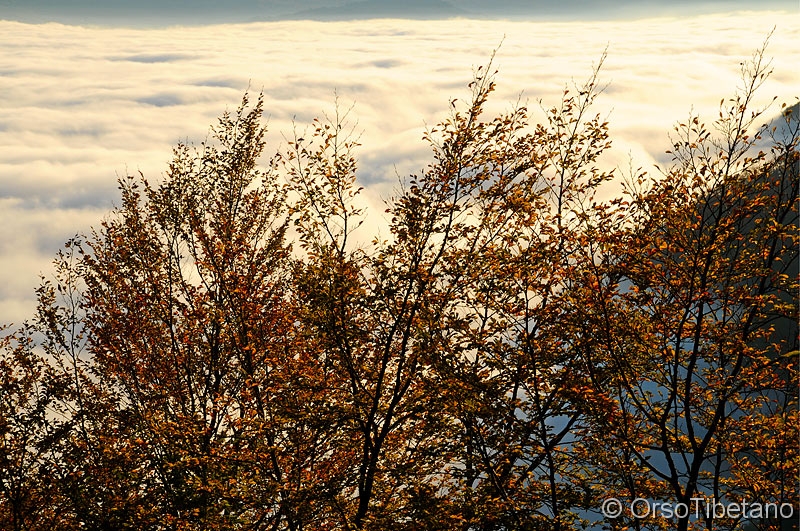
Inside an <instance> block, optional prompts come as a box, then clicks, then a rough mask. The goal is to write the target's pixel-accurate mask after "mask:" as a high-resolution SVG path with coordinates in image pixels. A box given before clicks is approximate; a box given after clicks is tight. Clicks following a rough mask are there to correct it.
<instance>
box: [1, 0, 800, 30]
mask: <svg viewBox="0 0 800 531" xmlns="http://www.w3.org/2000/svg"><path fill="white" fill-rule="evenodd" d="M736 9H739V10H741V9H759V10H764V9H781V10H788V11H793V10H796V9H797V1H796V0H762V1H761V2H759V3H757V4H755V3H753V1H752V0H701V1H699V2H698V1H696V0H493V1H492V2H486V1H485V0H427V1H426V0H404V1H402V2H400V1H397V0H303V1H292V0H226V1H224V2H222V1H220V0H137V1H135V2H133V1H131V0H0V20H2V19H5V20H19V21H22V22H35V23H38V22H50V21H55V22H62V23H67V24H111V25H122V26H165V25H171V24H209V23H220V22H251V21H262V20H263V21H266V20H299V19H314V20H352V19H370V18H386V17H390V18H407V19H445V18H454V17H470V18H485V19H502V18H513V19H557V20H574V19H604V18H634V17H642V16H651V15H682V14H694V13H705V12H720V11H730V10H736Z"/></svg>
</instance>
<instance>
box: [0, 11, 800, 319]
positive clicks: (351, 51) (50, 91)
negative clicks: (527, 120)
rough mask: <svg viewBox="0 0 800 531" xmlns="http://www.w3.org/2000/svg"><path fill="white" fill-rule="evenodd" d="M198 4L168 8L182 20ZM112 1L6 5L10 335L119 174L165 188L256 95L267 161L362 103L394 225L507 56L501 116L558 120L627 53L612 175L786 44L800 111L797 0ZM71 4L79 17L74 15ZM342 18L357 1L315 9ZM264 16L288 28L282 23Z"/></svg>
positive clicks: (371, 155)
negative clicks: (486, 73) (628, 4)
mask: <svg viewBox="0 0 800 531" xmlns="http://www.w3.org/2000/svg"><path fill="white" fill-rule="evenodd" d="M181 1H183V0H172V1H170V0H164V1H163V2H162V4H163V5H165V6H167V7H170V8H175V9H177V8H178V7H180V2H181ZM248 2H250V3H249V4H248ZM369 2H371V4H369V5H367V4H364V5H361V8H363V9H364V13H366V14H369V13H370V12H371V11H370V9H378V12H379V13H382V12H380V6H379V5H378V6H377V7H375V6H376V5H377V4H380V2H379V1H378V0H369ZM442 3H444V2H442ZM97 4H99V2H98V1H95V2H94V4H93V2H92V0H76V1H75V2H72V3H69V2H61V3H56V2H53V1H49V2H46V1H45V0H28V2H26V3H25V2H19V1H16V0H0V50H2V52H0V95H2V98H0V275H2V280H3V281H2V282H0V323H16V324H20V323H21V322H22V320H24V319H26V318H30V317H32V315H33V311H34V309H35V303H36V301H35V295H34V289H35V287H36V286H37V285H38V283H39V278H40V275H44V276H45V277H49V276H50V275H51V274H52V266H51V262H52V259H53V257H54V256H55V254H56V252H57V251H58V249H59V248H61V247H62V246H63V242H64V241H65V240H66V239H67V238H69V237H70V236H72V235H75V234H76V233H87V232H89V231H90V230H91V227H97V226H99V224H100V222H101V221H102V219H103V218H104V217H106V216H108V213H109V212H110V210H111V208H112V207H113V206H114V205H115V204H118V203H119V196H118V190H117V188H116V181H117V178H118V177H120V176H122V175H125V174H126V173H134V172H135V173H138V172H140V171H141V172H142V173H143V174H144V175H145V176H147V177H148V178H150V179H152V180H154V181H157V180H158V179H159V178H161V176H162V175H163V172H164V171H165V169H166V167H167V164H168V162H169V160H170V158H171V151H172V147H173V146H174V145H175V144H176V143H178V142H180V141H188V142H190V143H195V144H199V143H200V142H202V141H204V140H205V139H206V138H207V136H208V131H209V126H210V125H212V124H213V123H214V122H215V121H216V118H217V117H218V116H219V115H220V114H221V113H222V112H224V111H225V110H234V109H235V108H236V106H237V105H238V103H239V102H240V101H241V98H242V95H243V94H244V92H245V91H246V90H248V89H249V90H250V92H251V93H257V92H259V91H263V92H264V98H265V110H266V113H265V114H266V117H265V118H266V120H267V123H268V134H267V148H266V152H267V153H274V152H275V151H277V150H278V149H280V147H281V144H285V140H284V138H285V137H288V136H291V134H292V130H293V127H296V128H298V129H299V130H300V131H302V128H303V127H305V126H306V125H307V124H309V123H310V122H311V121H312V120H313V119H314V118H315V117H322V116H323V115H324V114H326V113H327V114H331V113H332V112H333V111H334V101H335V99H336V98H338V100H339V102H340V104H341V105H342V106H343V107H345V108H347V107H350V106H351V105H353V109H352V111H351V114H350V116H351V117H352V118H353V121H354V126H355V127H356V129H357V130H358V131H359V132H361V144H362V145H361V147H360V148H359V150H358V152H357V154H358V156H359V161H360V162H359V179H360V181H361V185H363V186H364V187H365V192H364V194H365V195H364V200H365V201H366V202H367V203H368V204H369V205H370V207H371V209H372V216H373V217H372V218H371V219H373V220H374V222H373V223H372V225H373V226H374V227H379V226H382V225H383V224H384V223H385V220H382V219H381V213H382V212H383V210H384V207H383V203H382V201H383V199H385V198H386V197H388V196H389V195H391V193H392V190H393V189H394V188H395V187H396V185H397V182H398V179H399V178H401V177H403V176H407V175H409V174H410V173H414V172H419V171H420V170H422V169H423V168H424V167H425V166H426V165H427V164H428V162H430V149H429V148H428V146H426V144H425V143H424V141H423V140H422V136H423V134H424V132H425V130H426V127H430V126H433V125H434V124H436V123H437V122H438V121H440V120H442V119H443V118H444V117H445V116H446V115H447V111H448V102H449V101H450V100H451V99H452V98H467V97H468V96H469V90H468V89H467V84H468V83H469V81H470V79H471V77H472V71H473V69H474V68H476V67H477V66H479V65H484V64H486V63H487V61H488V60H489V58H490V57H491V54H492V52H493V50H495V49H498V46H499V49H498V50H497V54H496V58H495V62H494V66H495V67H496V68H497V69H498V74H497V78H496V81H497V87H498V88H497V91H496V92H495V94H494V95H493V97H492V100H491V101H490V105H489V110H490V111H491V112H502V111H504V110H508V109H509V108H510V107H511V106H512V105H514V104H515V103H516V102H517V101H522V102H527V104H528V106H529V107H530V108H532V109H538V108H539V106H540V105H542V106H544V107H549V106H553V105H556V104H558V102H559V98H560V95H561V93H562V91H563V89H564V87H565V85H568V84H571V83H573V82H577V83H580V82H582V81H584V80H585V79H587V78H588V77H589V75H590V74H591V72H592V69H593V65H596V64H597V63H598V61H599V59H600V58H601V56H602V54H603V51H604V50H607V58H606V60H605V63H604V65H603V68H602V70H601V72H600V75H599V79H600V82H601V83H603V84H607V87H606V89H605V90H604V92H603V94H602V95H601V96H600V97H599V98H598V100H597V104H596V111H597V112H598V113H601V115H603V116H607V119H608V121H609V123H610V129H611V137H612V140H613V142H614V144H613V147H612V151H611V152H610V153H609V154H608V156H607V157H606V158H605V159H604V161H603V163H604V164H606V165H607V166H608V167H619V168H627V167H628V166H629V161H630V160H631V159H632V160H633V161H634V165H635V166H642V167H644V168H645V169H648V170H651V171H654V170H652V165H653V164H655V163H659V164H662V165H663V164H664V163H667V162H668V161H669V158H668V156H667V155H665V154H664V151H665V150H666V149H668V147H669V140H668V133H669V131H670V129H671V128H672V126H673V125H674V124H675V123H676V122H677V121H678V120H682V119H685V118H686V117H687V116H688V115H689V113H690V112H695V113H697V114H699V115H700V116H701V117H705V118H706V119H707V120H708V121H712V120H713V119H714V117H715V116H716V115H717V111H718V105H719V102H720V99H722V98H727V97H730V96H732V94H733V92H734V91H735V89H736V86H737V82H738V79H739V63H740V62H741V61H744V60H747V59H748V58H749V57H750V56H751V55H752V53H753V51H754V50H756V49H758V48H760V47H761V45H762V44H763V42H764V39H765V37H766V36H767V35H768V34H769V33H770V31H772V30H773V28H774V33H773V34H772V37H771V38H770V41H769V47H768V49H767V56H769V57H771V58H772V67H773V70H774V72H773V74H772V75H771V77H770V78H769V80H768V82H767V83H766V84H765V85H764V86H763V87H762V88H761V90H760V92H759V94H758V97H757V101H758V102H759V103H764V104H766V103H768V102H770V101H771V100H772V98H773V96H777V97H778V100H777V102H778V103H780V102H786V103H788V104H793V103H795V102H796V101H797V97H798V96H800V74H798V70H797V67H796V65H797V64H798V60H799V59H800V10H799V9H798V7H797V5H796V2H791V3H788V4H787V3H786V2H776V3H773V4H765V5H766V7H759V10H757V11H732V10H730V9H728V10H725V11H721V9H722V8H721V7H720V5H721V3H713V2H711V3H706V4H703V5H702V6H701V8H700V9H694V10H693V11H692V12H688V11H687V12H684V11H683V10H681V9H673V10H672V11H667V10H665V9H658V8H657V7H658V6H657V5H656V4H657V3H656V2H651V4H653V5H654V6H656V7H654V8H653V11H652V16H648V13H638V12H637V13H619V12H611V13H609V12H604V11H603V9H602V7H603V5H604V4H603V3H602V2H595V3H591V2H586V1H585V0H584V1H582V0H565V2H564V5H567V6H576V5H579V4H585V5H586V6H587V8H586V9H584V10H583V11H581V12H580V15H576V16H568V15H569V14H568V13H567V14H565V13H560V14H556V15H553V16H550V17H548V16H538V17H534V16H529V15H526V14H525V13H524V9H521V8H520V6H522V5H523V3H522V2H519V1H516V2H515V1H514V0H500V1H498V3H497V5H498V6H500V7H502V8H503V9H499V10H498V12H497V15H496V16H494V17H492V13H491V12H488V11H487V10H486V7H485V5H486V3H481V2H478V1H477V0H461V1H455V0H453V1H452V2H450V3H448V4H447V5H448V6H449V7H454V8H458V9H460V10H463V11H464V12H468V13H467V15H458V16H459V18H450V19H431V20H424V19H425V18H426V17H427V15H425V13H422V15H419V16H416V15H415V16H416V19H414V20H410V19H369V20H350V21H319V20H317V21H314V20H296V18H297V17H296V16H294V15H292V13H296V11H292V9H294V8H293V7H292V6H293V5H294V4H292V3H290V2H286V1H281V0H275V1H272V2H269V1H266V0H237V1H236V2H233V3H232V5H235V6H238V7H237V9H239V11H238V12H237V13H240V14H238V15H236V17H238V18H236V17H232V19H231V20H225V19H224V17H221V16H217V15H216V11H214V9H213V8H212V7H205V8H204V7H203V6H213V5H215V4H218V3H215V2H206V1H205V0H202V1H197V2H195V4H196V5H197V6H199V7H198V10H199V11H198V12H195V16H194V17H187V18H186V20H181V19H180V17H177V18H174V19H173V18H170V17H169V16H166V15H165V16H164V17H161V18H159V17H157V16H156V17H155V18H156V19H158V21H156V22H153V21H152V18H153V16H154V15H157V14H158V12H157V11H150V12H149V14H150V15H151V19H145V18H141V17H140V18H135V17H134V18H130V17H131V15H129V14H126V13H122V12H121V11H120V12H115V11H113V10H111V11H109V12H106V13H105V14H103V18H102V20H101V19H100V18H98V17H93V16H92V13H95V11H92V6H93V5H95V6H96V5H97ZM256 4H258V6H257V7H259V9H262V10H261V11H258V12H256V10H255V8H254V6H255V5H256ZM644 4H645V5H646V4H647V2H644ZM65 5H69V6H72V7H74V8H75V9H74V11H73V12H72V17H70V16H69V14H66V15H65V14H64V13H65V12H64V9H62V8H63V6H65ZM105 5H106V6H108V5H111V6H113V5H115V2H114V1H107V2H106V3H105ZM120 5H121V4H120ZM336 5H340V6H343V2H325V1H322V0H319V1H317V2H308V3H307V4H305V5H304V6H303V9H305V10H314V9H323V10H324V9H330V8H331V7H335V6H336ZM675 5H678V6H680V5H681V3H680V2H678V3H677V4H675ZM729 5H734V6H737V7H739V6H741V7H742V8H747V7H748V5H749V4H747V3H744V2H742V3H739V2H733V3H731V4H729ZM752 5H755V4H754V3H753V4H752ZM21 6H23V7H25V13H23V12H22V11H23V10H22V8H21ZM59 6H60V7H59ZM176 6H177V7H176ZM358 7H359V6H358V5H357V6H355V8H354V7H353V6H352V5H350V6H349V7H348V6H343V7H341V9H342V10H343V12H345V11H347V9H350V10H351V12H352V11H353V10H354V9H356V8H358ZM590 7H591V9H590ZM153 9H155V8H153ZM203 9H206V11H204V10H203ZM281 9H283V10H284V11H280V10H281ZM481 9H483V11H481ZM264 10H266V11H267V12H268V14H269V13H272V14H275V13H278V14H277V15H274V16H273V15H270V16H272V19H270V20H267V21H263V20H264V19H266V18H269V17H266V16H265V15H264ZM356 11H357V9H356ZM330 12H331V11H317V12H316V13H317V14H319V13H328V14H329V13H330ZM417 14H419V13H417ZM256 15H258V16H256ZM436 16H438V15H436ZM259 17H260V18H261V19H262V21H260V22H247V21H248V20H254V19H257V18H259ZM326 17H327V18H330V17H328V15H325V16H318V17H316V18H326ZM428 18H433V17H428ZM273 19H274V20H273ZM279 19H280V20H279ZM53 21H56V22H53ZM220 21H222V22H225V23H224V24H218V23H215V22H220ZM774 105H775V106H774V107H773V109H774V111H775V113H777V112H778V109H779V107H778V106H777V103H776V104H774ZM293 124H294V125H293Z"/></svg>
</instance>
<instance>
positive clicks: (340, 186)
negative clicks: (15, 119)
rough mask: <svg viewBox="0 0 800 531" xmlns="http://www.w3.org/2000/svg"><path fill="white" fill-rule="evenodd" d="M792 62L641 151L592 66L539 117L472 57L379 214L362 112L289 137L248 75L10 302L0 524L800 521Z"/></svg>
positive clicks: (745, 74)
mask: <svg viewBox="0 0 800 531" xmlns="http://www.w3.org/2000/svg"><path fill="white" fill-rule="evenodd" d="M768 74H769V66H768V64H767V63H766V61H765V60H764V52H763V50H761V51H760V52H758V53H756V54H755V55H754V57H753V58H752V60H751V61H749V62H746V63H743V67H742V80H743V85H742V87H741V88H740V89H739V90H738V91H737V92H736V93H735V94H734V95H733V96H732V97H730V98H728V99H723V100H722V101H721V104H720V113H719V117H718V118H717V119H716V120H715V121H714V122H713V123H712V124H709V125H706V124H705V123H704V122H702V121H701V119H700V117H695V116H690V118H689V119H688V120H686V121H684V122H681V123H679V124H678V125H677V126H676V129H675V132H674V134H673V136H672V142H673V145H672V146H671V148H670V153H671V154H672V163H671V165H669V166H668V167H665V168H655V169H654V170H653V171H650V172H645V171H642V170H636V171H633V172H631V173H629V174H627V175H623V174H621V173H620V172H619V170H616V169H603V168H602V166H601V164H600V161H599V158H600V156H601V155H602V154H603V152H604V151H605V150H607V149H608V147H609V146H610V142H611V140H610V137H609V132H608V124H607V123H606V122H605V121H604V120H603V119H602V118H601V117H600V116H599V115H598V114H595V113H594V112H593V111H592V104H593V102H594V100H595V98H596V97H597V96H598V94H599V92H600V90H599V89H598V84H597V71H595V72H594V73H593V75H592V76H591V77H590V78H589V80H588V81H587V82H586V83H585V84H583V85H580V86H576V87H574V88H570V89H567V90H565V91H564V94H563V99H562V101H560V102H559V103H558V104H557V105H556V106H554V107H553V108H551V109H547V110H546V114H545V118H544V120H543V121H541V123H534V121H533V120H532V118H531V116H530V114H529V111H528V109H527V108H525V107H524V106H517V107H514V108H513V109H512V110H510V111H509V112H506V113H503V114H499V115H497V116H491V117H487V116H486V113H485V104H486V102H487V100H488V98H489V97H490V96H491V93H492V92H493V90H494V87H495V84H494V75H493V74H492V72H491V71H490V70H484V69H482V68H481V69H478V70H477V71H476V73H475V76H474V79H473V81H472V83H471V84H470V85H469V90H470V91H471V98H469V99H468V103H467V104H466V105H459V104H458V103H457V102H455V101H454V102H452V103H451V110H452V112H451V114H450V116H449V118H447V119H446V120H445V121H444V122H443V123H441V124H439V125H438V126H437V127H435V128H433V129H432V130H431V131H430V132H429V133H428V134H427V135H426V138H425V140H426V141H427V142H428V143H429V144H430V146H431V150H432V158H431V162H430V164H429V166H427V168H426V169H425V170H424V171H422V172H420V173H419V174H417V175H412V176H410V177H408V178H407V179H405V180H403V181H402V182H401V183H400V188H399V189H398V191H397V193H396V195H395V196H394V197H391V198H389V199H387V201H386V213H387V214H388V217H389V218H390V233H389V234H388V235H387V237H386V238H385V239H375V240H374V241H372V242H371V243H370V244H364V243H363V242H360V243H359V242H355V241H354V237H353V232H354V230H356V229H357V228H358V227H359V226H360V225H361V224H362V223H365V224H367V226H368V225H369V223H370V221H369V220H370V216H371V215H373V213H371V212H368V211H366V210H365V209H363V208H361V207H360V206H359V202H358V194H359V193H360V191H361V188H360V187H359V183H358V180H357V159H356V156H355V151H356V149H357V147H358V142H357V139H355V138H354V137H352V136H350V135H348V133H347V131H348V129H347V127H345V124H344V123H343V120H342V119H340V118H339V117H338V116H337V117H334V119H332V120H329V121H322V120H320V121H315V122H314V123H313V127H312V131H311V134H310V135H306V137H307V138H293V139H292V140H291V141H289V142H288V144H287V145H286V146H285V147H284V148H282V149H281V150H279V151H278V152H277V153H276V154H274V155H273V156H271V157H264V156H263V153H264V150H265V147H266V146H265V140H264V132H265V130H264V126H263V125H262V121H261V120H262V111H263V108H262V107H263V103H262V99H261V98H257V99H255V101H252V100H251V98H250V97H249V96H248V95H245V97H244V99H243V101H242V104H241V106H239V107H238V109H237V110H236V111H235V112H230V113H225V114H224V115H223V116H222V117H221V118H220V119H219V122H218V124H217V125H216V126H215V127H214V128H213V129H212V132H213V134H212V138H211V139H210V140H209V141H208V142H206V143H203V144H201V145H200V146H197V147H193V146H191V145H186V144H181V145H178V146H177V147H176V148H175V150H174V154H173V159H172V162H171V163H170V164H169V169H168V171H167V173H166V175H165V176H164V178H163V179H161V180H158V181H153V180H150V179H148V178H146V177H145V176H142V175H138V176H127V177H125V178H123V179H121V180H120V183H119V185H120V192H121V204H120V206H119V207H117V208H115V209H114V210H113V211H112V213H111V214H110V215H109V216H108V218H107V219H106V220H104V221H103V222H102V224H100V225H99V226H98V227H97V228H96V229H95V230H94V231H93V232H91V233H90V234H87V235H84V236H80V237H75V238H73V239H71V240H69V241H68V242H67V243H66V245H65V247H64V249H63V250H62V251H61V252H60V253H59V255H58V257H57V258H56V260H55V262H54V275H53V277H52V278H50V279H45V280H43V282H42V284H41V286H40V287H39V288H38V290H37V295H38V300H39V306H38V310H37V312H36V315H35V317H34V318H33V319H32V320H31V321H29V322H27V323H26V324H25V325H24V326H23V327H21V328H20V329H18V330H8V329H7V330H6V331H5V335H4V336H3V339H2V341H0V402H1V403H2V416H0V435H1V436H2V439H0V441H2V443H1V444H0V463H2V466H1V467H0V527H2V528H3V529H13V530H22V529H31V530H39V529H65V530H69V529H97V530H103V529H114V530H121V529H136V530H189V529H198V530H199V529H203V530H223V529H242V530H245V529H252V530H262V529H263V530H292V531H294V530H366V529H372V530H377V529H381V530H383V529H386V530H398V531H399V530H412V529H431V530H475V531H478V530H480V531H490V530H525V529H530V530H534V529H548V530H549V529H556V530H568V529H584V528H592V527H593V528H596V529H601V528H602V529H672V528H677V529H690V528H691V529H734V528H742V527H744V528H752V529H763V530H766V529H788V528H790V527H791V526H792V525H796V522H797V518H798V513H797V511H798V470H799V467H800V456H798V437H799V436H800V434H799V433H798V427H800V419H798V409H797V405H798V404H797V402H798V325H797V319H798V315H797V311H798V289H799V287H800V286H799V285H798V281H799V280H800V275H798V247H797V237H798V236H797V234H798V232H797V227H798V182H799V181H800V179H798V168H799V167H800V157H799V156H798V142H800V122H798V117H797V113H798V108H797V105H795V106H793V107H786V106H784V107H783V110H782V112H781V117H780V118H779V120H778V121H777V122H775V121H773V122H770V123H768V124H767V125H764V126H760V123H761V122H762V121H765V120H766V118H767V117H768V115H767V114H764V109H755V108H754V103H753V97H754V94H755V92H756V90H757V89H758V88H759V86H760V85H761V84H762V83H763V81H764V79H766V77H767V75H768ZM265 161H266V162H265ZM608 185H614V186H616V189H617V191H618V193H617V194H616V195H615V196H612V197H608V194H605V193H603V194H601V193H600V190H601V187H602V188H603V189H604V190H606V189H608ZM609 500H619V504H618V505H617V506H614V505H613V504H611V505H609V503H608V501H609ZM659 504H661V505H659ZM737 504H738V505H737ZM742 504H749V507H750V510H740V511H739V512H736V511H731V510H730V507H732V506H733V507H739V508H741V507H742ZM720 507H722V508H723V509H724V510H720V509H719V508H720ZM615 508H618V509H619V511H614V509H615ZM682 508H683V509H686V508H689V509H691V510H690V511H683V510H682ZM754 508H761V512H758V513H756V512H755V511H754V510H753V509H754ZM644 509H647V511H645V510H644ZM645 513H646V514H645Z"/></svg>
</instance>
